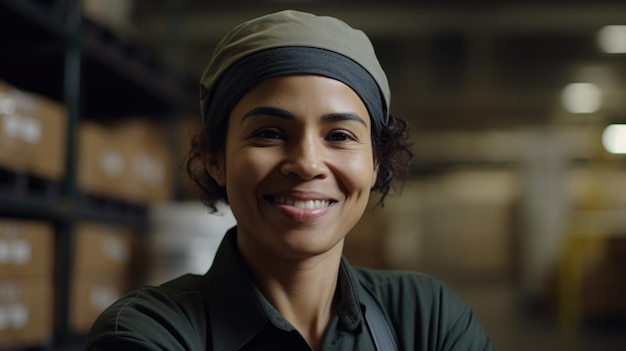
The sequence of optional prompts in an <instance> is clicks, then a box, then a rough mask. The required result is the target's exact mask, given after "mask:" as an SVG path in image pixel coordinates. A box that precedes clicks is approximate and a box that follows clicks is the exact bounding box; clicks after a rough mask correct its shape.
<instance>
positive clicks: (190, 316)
mask: <svg viewBox="0 0 626 351" xmlns="http://www.w3.org/2000/svg"><path fill="white" fill-rule="evenodd" d="M201 286H202V285H201V279H200V278H199V277H198V276H195V275H185V276H182V277H180V278H177V279H174V280H172V281H169V282H167V283H165V284H163V285H161V286H158V287H154V286H150V287H144V288H141V289H137V290H134V291H131V292H129V293H127V294H126V295H125V296H123V297H122V298H120V299H119V300H117V301H116V302H115V303H113V304H112V305H111V306H109V307H108V308H107V309H106V310H105V311H104V312H103V313H102V314H101V315H100V316H99V317H98V319H97V320H96V321H95V323H94V324H93V326H92V328H91V331H90V332H89V336H88V339H87V345H86V350H114V349H115V350H119V349H138V350H152V349H162V348H163V347H164V346H167V345H169V346H170V347H171V348H170V347H165V349H168V350H169V349H172V350H174V349H179V348H180V347H181V345H182V346H183V349H186V350H192V349H196V347H197V345H202V347H204V345H205V340H204V338H205V331H206V317H205V316H206V311H205V306H204V302H203V301H204V300H203V296H202V289H201ZM157 345H160V346H158V347H157ZM176 345H177V346H176Z"/></svg>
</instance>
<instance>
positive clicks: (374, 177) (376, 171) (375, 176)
mask: <svg viewBox="0 0 626 351" xmlns="http://www.w3.org/2000/svg"><path fill="white" fill-rule="evenodd" d="M376 179H378V161H376V160H374V173H372V186H371V188H373V187H374V186H375V185H376Z"/></svg>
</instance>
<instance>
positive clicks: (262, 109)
mask: <svg viewBox="0 0 626 351" xmlns="http://www.w3.org/2000/svg"><path fill="white" fill-rule="evenodd" d="M253 116H272V117H278V118H281V119H286V120H294V119H295V118H296V117H295V115H294V114H293V113H291V112H289V111H287V110H285V109H282V108H278V107H271V106H259V107H255V108H253V109H252V110H250V111H248V112H246V114H244V115H243V117H242V118H241V120H242V121H243V120H245V119H247V118H249V117H253ZM322 121H323V122H325V123H328V122H340V121H356V122H359V123H361V124H362V125H364V126H366V127H367V123H365V120H364V119H363V118H361V116H359V115H358V114H357V113H354V112H336V113H328V114H325V115H323V116H322Z"/></svg>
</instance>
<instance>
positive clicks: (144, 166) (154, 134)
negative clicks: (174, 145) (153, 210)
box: [115, 117, 172, 204]
mask: <svg viewBox="0 0 626 351" xmlns="http://www.w3.org/2000/svg"><path fill="white" fill-rule="evenodd" d="M115 135H116V137H117V138H118V142H119V144H120V145H123V148H124V152H123V154H124V156H125V158H126V164H127V165H128V170H127V171H128V172H127V174H126V178H125V180H126V182H125V183H124V184H123V185H124V186H125V189H124V194H126V196H128V197H129V199H130V200H132V201H133V202H137V203H141V204H148V203H155V202H162V201H167V200H169V199H170V198H171V188H172V186H171V183H172V172H171V165H172V162H171V156H170V150H169V145H171V142H170V140H169V138H168V136H167V133H165V130H164V128H163V125H162V123H160V122H158V121H155V120H154V119H148V118H141V117H132V118H129V119H126V120H124V121H123V122H122V123H119V124H117V125H116V126H115Z"/></svg>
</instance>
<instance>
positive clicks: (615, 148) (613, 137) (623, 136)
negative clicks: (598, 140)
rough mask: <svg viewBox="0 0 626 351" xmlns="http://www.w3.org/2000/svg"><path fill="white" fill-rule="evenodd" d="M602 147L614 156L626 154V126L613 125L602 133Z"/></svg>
mask: <svg viewBox="0 0 626 351" xmlns="http://www.w3.org/2000/svg"><path fill="white" fill-rule="evenodd" d="M602 145H603V146H604V149H605V150H606V151H608V152H610V153H612V154H626V124H611V125H609V126H607V127H606V128H605V129H604V132H602Z"/></svg>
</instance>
